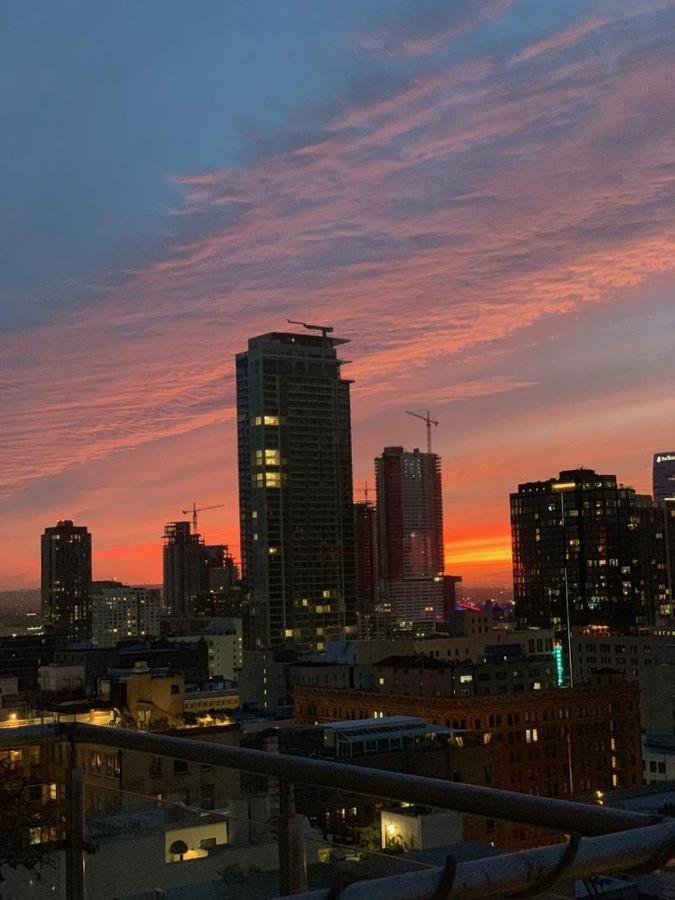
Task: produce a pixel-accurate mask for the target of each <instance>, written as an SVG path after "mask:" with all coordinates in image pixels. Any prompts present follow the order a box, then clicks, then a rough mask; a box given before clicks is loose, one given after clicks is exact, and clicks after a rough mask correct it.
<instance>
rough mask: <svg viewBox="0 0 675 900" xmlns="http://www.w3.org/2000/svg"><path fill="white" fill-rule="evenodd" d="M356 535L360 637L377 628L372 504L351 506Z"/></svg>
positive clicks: (370, 635)
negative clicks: (352, 507)
mask: <svg viewBox="0 0 675 900" xmlns="http://www.w3.org/2000/svg"><path fill="white" fill-rule="evenodd" d="M354 530H355V536H356V554H355V559H356V613H357V620H358V626H359V634H360V636H361V637H373V636H374V635H375V634H376V633H377V631H378V629H377V627H376V617H377V614H378V611H379V606H378V570H377V511H376V509H375V507H374V506H373V504H372V503H368V501H366V502H365V503H355V504H354Z"/></svg>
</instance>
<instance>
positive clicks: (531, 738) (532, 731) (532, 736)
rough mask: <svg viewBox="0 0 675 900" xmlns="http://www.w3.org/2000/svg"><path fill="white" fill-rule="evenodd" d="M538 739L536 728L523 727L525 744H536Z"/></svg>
mask: <svg viewBox="0 0 675 900" xmlns="http://www.w3.org/2000/svg"><path fill="white" fill-rule="evenodd" d="M538 740H539V733H538V731H537V729H536V728H526V729H525V743H526V744H536V743H537V741H538Z"/></svg>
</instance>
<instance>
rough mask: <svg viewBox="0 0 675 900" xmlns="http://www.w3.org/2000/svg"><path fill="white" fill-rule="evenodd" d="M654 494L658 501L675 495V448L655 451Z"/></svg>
mask: <svg viewBox="0 0 675 900" xmlns="http://www.w3.org/2000/svg"><path fill="white" fill-rule="evenodd" d="M652 472H653V475H652V479H653V491H652V492H653V495H654V499H655V500H656V502H657V503H660V502H661V501H662V500H665V499H666V498H667V497H675V450H670V451H669V452H667V453H655V454H654V464H653V470H652Z"/></svg>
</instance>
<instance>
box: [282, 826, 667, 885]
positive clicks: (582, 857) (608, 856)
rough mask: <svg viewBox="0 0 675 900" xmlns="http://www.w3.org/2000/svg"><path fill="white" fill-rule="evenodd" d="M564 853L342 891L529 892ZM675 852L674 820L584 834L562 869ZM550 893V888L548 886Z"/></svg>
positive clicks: (553, 850)
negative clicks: (633, 828)
mask: <svg viewBox="0 0 675 900" xmlns="http://www.w3.org/2000/svg"><path fill="white" fill-rule="evenodd" d="M564 851H565V845H564V844H555V845H552V846H550V847H542V848H539V849H536V850H522V851H519V852H517V853H508V854H503V855H501V856H491V857H486V858H484V859H479V860H472V861H470V862H464V863H462V862H460V863H458V864H457V867H456V871H455V875H454V878H453V879H450V880H449V879H448V877H447V872H446V870H444V869H440V868H438V867H434V868H429V869H416V870H415V871H414V872H405V873H403V874H400V875H391V876H388V877H384V878H374V879H372V880H369V881H357V882H354V883H353V884H349V885H346V886H345V887H343V888H342V890H341V891H340V900H431V898H433V897H441V896H442V897H443V898H447V900H450V898H455V897H461V898H465V900H475V898H479V897H500V896H504V895H512V896H513V895H517V894H525V893H529V892H530V891H531V890H533V889H536V888H537V886H538V885H542V886H543V885H544V884H545V883H546V880H547V876H548V875H549V874H550V873H551V872H553V871H555V868H556V866H557V864H558V862H559V860H560V859H561V856H562V854H563V853H564ZM673 853H675V822H673V821H672V820H670V821H668V822H663V823H661V824H658V825H648V826H646V827H644V828H639V829H637V830H631V831H624V832H619V833H616V834H606V835H601V836H598V837H592V838H585V839H584V840H582V842H581V844H580V845H579V849H578V851H577V855H576V857H575V858H574V859H573V860H572V861H571V862H570V864H569V866H567V867H566V868H565V869H564V871H563V872H562V873H561V875H562V878H563V879H565V880H568V879H569V880H571V879H581V878H590V877H592V876H593V875H597V874H599V873H607V872H615V873H626V872H630V871H632V870H635V869H641V868H645V869H647V870H652V869H654V868H657V867H658V866H659V865H664V864H665V862H666V861H667V858H668V857H669V856H670V855H672V854H673ZM545 890H546V893H548V889H545ZM329 897H330V891H329V890H318V891H311V892H308V893H303V894H296V895H294V898H289V900H328V898H329Z"/></svg>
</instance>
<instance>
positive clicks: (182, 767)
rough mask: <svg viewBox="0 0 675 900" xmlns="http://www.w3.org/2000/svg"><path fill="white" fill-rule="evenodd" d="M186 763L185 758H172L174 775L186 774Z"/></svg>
mask: <svg viewBox="0 0 675 900" xmlns="http://www.w3.org/2000/svg"><path fill="white" fill-rule="evenodd" d="M187 771H188V764H187V760H185V759H174V761H173V774H174V775H187Z"/></svg>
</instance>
